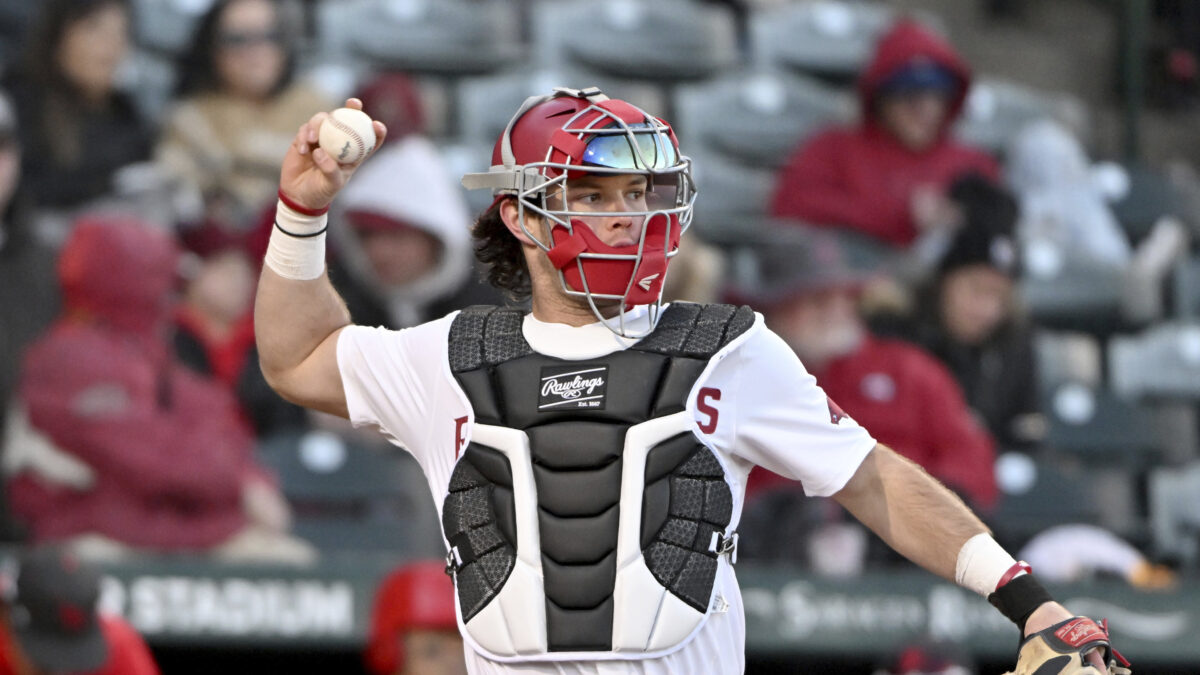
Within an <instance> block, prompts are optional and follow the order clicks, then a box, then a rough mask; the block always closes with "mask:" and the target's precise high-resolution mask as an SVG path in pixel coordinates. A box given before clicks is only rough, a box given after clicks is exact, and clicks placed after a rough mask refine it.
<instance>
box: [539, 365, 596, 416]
mask: <svg viewBox="0 0 1200 675" xmlns="http://www.w3.org/2000/svg"><path fill="white" fill-rule="evenodd" d="M540 386H541V390H540V391H539V392H538V410H539V411H541V410H604V399H605V397H606V396H607V394H608V366H588V365H584V364H574V365H569V366H546V367H544V368H542V379H541V383H540Z"/></svg>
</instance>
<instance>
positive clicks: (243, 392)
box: [174, 223, 308, 438]
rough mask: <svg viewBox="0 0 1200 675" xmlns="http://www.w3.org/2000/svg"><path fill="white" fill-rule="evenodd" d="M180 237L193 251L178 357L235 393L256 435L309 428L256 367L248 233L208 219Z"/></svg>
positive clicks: (179, 313) (179, 321)
mask: <svg viewBox="0 0 1200 675" xmlns="http://www.w3.org/2000/svg"><path fill="white" fill-rule="evenodd" d="M182 241H183V243H184V245H185V247H186V248H187V249H188V251H189V252H190V253H192V254H193V255H191V256H189V257H188V258H187V259H186V261H187V263H188V264H186V265H185V266H184V269H185V275H184V276H185V277H186V278H185V280H184V287H183V294H182V298H181V301H180V303H179V305H178V307H177V308H176V310H175V335H174V341H175V353H176V355H177V356H178V357H179V359H180V360H181V361H183V363H184V364H186V365H187V366H189V367H191V368H192V369H193V370H195V371H196V372H199V373H202V374H204V375H206V376H209V377H212V378H215V379H216V380H217V381H219V382H221V383H222V384H224V385H225V386H226V387H227V388H228V389H229V391H230V392H231V393H232V394H234V395H235V396H236V397H237V399H238V402H239V403H240V404H241V409H242V414H243V416H244V418H245V419H246V421H248V422H249V423H250V424H251V425H252V426H253V427H254V432H255V435H256V436H258V437H260V438H262V437H265V436H268V435H270V434H273V433H277V432H283V431H287V430H295V429H304V428H307V426H308V422H307V420H308V417H307V415H306V414H305V412H304V410H303V409H302V408H300V407H299V406H295V405H292V404H291V403H288V402H287V401H284V400H283V399H281V398H279V395H278V394H276V393H275V392H274V391H272V390H271V388H270V387H269V386H268V385H267V383H266V380H265V379H264V378H263V375H262V370H260V369H259V367H258V352H257V350H256V349H255V346H254V322H253V314H252V305H253V302H254V283H255V277H256V274H257V272H258V270H257V269H256V268H255V264H254V263H253V262H252V261H251V260H250V255H249V253H248V251H247V249H246V245H247V244H246V237H244V236H240V235H238V234H236V233H233V232H231V231H230V230H228V229H226V228H223V227H220V226H217V225H215V224H213V223H208V224H207V225H205V226H203V227H199V228H194V229H191V230H188V231H185V232H184V233H183V237H182Z"/></svg>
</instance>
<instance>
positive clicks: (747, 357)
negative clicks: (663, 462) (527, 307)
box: [337, 308, 875, 675]
mask: <svg viewBox="0 0 1200 675" xmlns="http://www.w3.org/2000/svg"><path fill="white" fill-rule="evenodd" d="M456 314H457V313H455V314H451V315H449V316H447V317H445V318H442V319H438V320H436V321H431V322H429V323H426V324H423V325H420V326H417V327H414V328H409V329H406V330H402V331H391V330H386V329H382V328H366V327H361V326H351V327H348V328H346V329H345V330H343V331H342V333H341V336H340V338H339V340H338V347H337V357H338V367H339V368H340V370H341V376H342V382H343V385H344V387H345V392H346V404H347V406H348V409H349V412H350V420H351V421H352V422H353V423H354V425H355V426H364V425H372V426H376V427H378V428H379V429H380V431H381V432H382V433H383V434H385V435H386V436H387V437H388V438H389V439H390V440H392V441H393V442H394V443H396V444H397V445H400V446H401V447H404V448H406V449H407V450H409V452H411V453H412V454H413V456H414V457H415V458H416V459H417V461H418V463H419V464H420V465H421V467H422V468H423V469H424V471H425V476H426V479H427V480H428V482H429V488H430V490H431V491H432V493H433V495H434V501H435V502H436V503H437V506H438V511H439V515H440V512H441V508H442V499H443V498H444V497H445V495H446V493H447V489H448V485H449V482H450V474H451V472H452V471H453V469H454V465H455V462H456V460H457V458H458V456H459V454H460V453H461V451H462V450H464V449H465V448H466V445H467V443H468V441H469V439H470V437H471V425H472V423H473V421H474V418H473V414H472V411H471V408H470V405H469V403H468V401H467V397H466V396H465V394H464V393H463V392H462V390H461V389H460V387H459V385H458V383H457V381H456V380H455V378H454V377H453V376H452V375H451V372H450V364H449V359H448V356H447V338H448V335H449V330H450V325H451V323H452V322H453V319H454V316H455V315H456ZM626 321H627V322H632V323H634V324H636V323H637V322H643V323H644V322H645V321H647V312H646V311H645V309H644V308H636V309H635V310H633V311H631V312H629V313H627V314H626ZM523 333H524V336H525V339H526V340H527V341H528V342H529V344H530V346H531V347H533V349H534V350H535V351H537V352H540V353H542V354H545V355H547V356H552V357H556V358H561V359H568V360H585V359H595V358H599V357H602V356H604V355H606V354H610V353H613V352H615V351H617V350H621V349H625V348H627V347H628V346H629V345H631V344H634V342H635V341H632V340H625V339H622V338H619V337H618V336H616V335H615V334H613V333H612V332H611V331H610V330H609V329H608V328H606V327H605V326H604V325H603V324H601V323H598V322H597V323H594V324H591V325H587V326H582V327H571V326H567V325H564V324H550V323H545V322H542V321H539V320H537V319H535V318H533V316H532V315H527V316H526V317H525V320H524V324H523ZM687 410H688V412H689V413H690V414H691V415H692V416H693V417H694V419H695V420H696V426H697V428H698V429H699V432H700V433H701V435H702V440H703V441H704V442H705V444H706V445H708V446H709V447H711V448H712V449H713V451H714V452H716V453H718V454H719V455H720V456H721V459H722V460H723V461H724V464H725V465H726V466H728V467H731V468H732V470H731V475H729V479H730V480H731V485H730V488H731V490H732V492H733V519H732V521H731V523H730V529H731V530H732V529H733V528H734V527H736V524H737V520H738V518H739V517H740V514H741V510H742V501H743V497H744V495H745V486H746V477H747V476H748V475H749V473H750V469H751V468H753V467H754V466H755V465H758V466H762V467H764V468H766V469H769V470H771V471H773V472H775V473H778V474H781V475H784V476H787V477H789V478H793V479H796V480H799V481H801V483H802V485H803V487H804V491H805V493H806V494H808V495H813V496H828V495H831V494H833V493H835V492H837V491H838V490H840V489H841V488H842V486H844V485H845V484H846V482H847V481H848V480H849V479H850V477H851V476H852V475H853V474H854V472H855V471H856V470H857V469H858V466H859V465H860V464H861V463H862V460H863V458H864V457H865V456H866V455H867V453H868V452H870V450H871V449H872V448H873V447H874V446H875V440H874V439H873V438H871V436H870V435H869V434H868V433H867V432H866V430H864V429H863V428H862V427H860V426H858V425H857V423H855V422H854V421H853V420H852V419H850V418H848V417H845V416H843V415H835V414H834V413H833V411H832V410H831V406H830V404H829V401H828V399H827V398H826V396H825V393H824V392H823V391H822V390H821V389H820V387H818V386H817V384H816V380H815V379H814V378H813V376H812V375H810V374H809V373H808V372H807V371H806V370H805V369H804V367H803V365H801V363H800V361H799V359H797V358H796V356H795V354H794V353H793V352H792V350H791V348H789V347H788V346H787V344H786V343H784V341H783V340H782V339H780V338H779V336H777V335H775V333H773V332H771V331H770V330H769V329H767V328H766V326H765V325H763V320H762V317H761V316H756V317H755V323H754V326H752V327H751V328H750V329H749V330H748V331H746V333H744V334H743V335H742V336H740V337H739V338H738V339H737V340H735V341H734V343H731V345H730V347H729V348H727V349H724V350H722V351H721V352H720V353H718V354H717V355H716V356H715V357H714V358H713V361H712V362H711V363H710V364H709V367H708V368H707V369H706V370H705V371H704V373H703V374H702V375H701V376H700V378H699V379H698V380H697V381H696V383H695V385H694V386H693V387H692V390H691V393H690V394H689V395H688V399H687ZM715 583H716V588H717V596H718V598H719V600H718V602H717V605H718V607H719V609H717V610H714V611H713V612H712V614H711V616H710V617H709V619H708V620H707V621H706V622H705V623H704V625H703V627H702V628H701V629H700V631H699V633H698V634H697V635H696V636H695V638H694V639H692V640H691V641H689V642H687V643H686V644H685V645H684V646H683V647H682V648H680V649H679V650H678V651H675V652H673V653H671V654H668V655H666V656H662V657H659V658H654V659H645V660H640V661H625V660H595V661H586V662H551V663H546V662H540V663H499V662H494V661H491V660H488V659H486V658H485V657H483V656H482V655H480V654H478V653H476V652H475V650H474V649H473V648H472V646H471V642H470V640H469V639H468V640H466V643H467V646H466V656H467V667H468V671H469V672H471V673H473V674H477V675H484V674H493V673H495V674H500V673H503V674H506V675H511V674H514V673H531V674H532V673H555V674H579V675H584V674H601V673H603V674H605V675H608V674H614V675H615V674H618V673H631V674H632V673H651V674H662V675H667V674H669V673H700V672H706V673H741V672H743V671H744V669H745V653H744V652H745V648H744V645H745V617H744V615H743V609H742V599H741V593H740V591H739V589H738V585H737V579H736V578H735V576H734V572H733V568H732V567H731V566H730V565H720V566H719V567H718V573H717V578H716V582H715ZM722 600H723V602H722Z"/></svg>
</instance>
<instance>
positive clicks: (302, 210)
mask: <svg viewBox="0 0 1200 675" xmlns="http://www.w3.org/2000/svg"><path fill="white" fill-rule="evenodd" d="M279 201H280V203H282V204H283V205H284V206H285V207H287V208H288V209H289V210H291V211H292V212H293V213H295V214H297V215H299V216H308V217H310V218H316V217H318V216H323V215H325V214H326V213H329V206H330V205H329V204H325V205H323V206H309V205H307V204H304V203H301V202H300V200H298V199H295V198H294V197H292V196H291V195H289V194H288V193H286V192H284V190H283V188H279Z"/></svg>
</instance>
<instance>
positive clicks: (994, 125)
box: [954, 77, 1090, 154]
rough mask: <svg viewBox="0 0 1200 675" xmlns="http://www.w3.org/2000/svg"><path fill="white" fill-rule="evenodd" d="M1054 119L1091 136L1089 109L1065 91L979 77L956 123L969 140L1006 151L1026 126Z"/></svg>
mask: <svg viewBox="0 0 1200 675" xmlns="http://www.w3.org/2000/svg"><path fill="white" fill-rule="evenodd" d="M1045 118H1051V119H1054V120H1057V121H1058V122H1060V123H1062V124H1064V125H1066V127H1067V128H1068V129H1070V130H1071V131H1072V132H1073V133H1074V134H1075V135H1076V136H1077V137H1079V138H1081V139H1083V140H1084V141H1087V140H1088V138H1089V136H1090V128H1089V126H1088V125H1089V120H1088V115H1087V108H1086V107H1085V106H1084V104H1083V102H1082V101H1079V100H1077V99H1075V98H1073V97H1071V96H1069V95H1067V94H1065V93H1048V92H1040V91H1037V90H1034V89H1031V88H1029V87H1027V86H1024V85H1021V84H1019V83H1016V82H1011V81H1006V80H998V79H989V78H986V77H981V78H976V80H975V82H974V84H973V85H972V87H971V91H970V92H969V93H968V95H967V101H966V104H965V105H964V106H963V112H962V117H960V118H959V121H958V123H957V124H956V125H955V129H954V132H955V135H956V136H957V137H958V138H959V139H961V140H962V141H964V142H966V143H970V144H971V145H975V146H978V147H981V148H984V149H986V150H989V151H991V152H993V153H996V154H1002V153H1003V151H1004V149H1005V147H1006V146H1007V145H1008V143H1009V141H1010V140H1011V139H1012V138H1013V136H1014V135H1015V134H1016V133H1017V132H1018V131H1020V129H1021V128H1022V127H1024V126H1025V125H1026V124H1029V123H1030V122H1035V121H1037V120H1039V119H1045Z"/></svg>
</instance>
